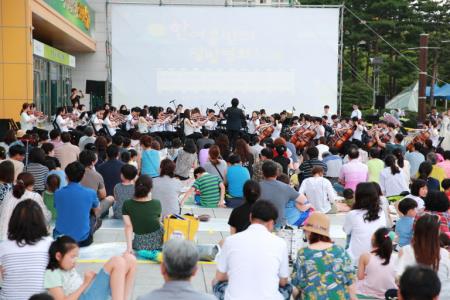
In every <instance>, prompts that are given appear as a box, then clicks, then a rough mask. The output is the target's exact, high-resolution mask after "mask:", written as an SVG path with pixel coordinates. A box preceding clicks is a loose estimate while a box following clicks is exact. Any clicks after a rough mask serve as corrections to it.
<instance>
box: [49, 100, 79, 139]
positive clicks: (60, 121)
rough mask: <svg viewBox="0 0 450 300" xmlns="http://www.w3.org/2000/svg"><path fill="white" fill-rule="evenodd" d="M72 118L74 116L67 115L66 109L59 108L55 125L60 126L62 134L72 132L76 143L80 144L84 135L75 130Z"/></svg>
mask: <svg viewBox="0 0 450 300" xmlns="http://www.w3.org/2000/svg"><path fill="white" fill-rule="evenodd" d="M71 116H72V115H69V114H68V113H67V108H66V107H64V106H63V107H58V108H57V110H56V119H55V123H56V124H57V125H58V127H59V130H61V132H70V134H71V135H72V138H73V139H74V142H75V143H76V144H78V140H79V139H80V138H81V137H82V136H83V133H82V132H80V131H78V130H76V129H75V125H74V123H73V121H72V119H71Z"/></svg>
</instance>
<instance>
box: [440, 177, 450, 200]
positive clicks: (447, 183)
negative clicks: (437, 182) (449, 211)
mask: <svg viewBox="0 0 450 300" xmlns="http://www.w3.org/2000/svg"><path fill="white" fill-rule="evenodd" d="M441 186H442V189H443V190H444V192H445V194H446V195H447V198H448V201H449V202H450V178H446V179H444V180H442V183H441Z"/></svg>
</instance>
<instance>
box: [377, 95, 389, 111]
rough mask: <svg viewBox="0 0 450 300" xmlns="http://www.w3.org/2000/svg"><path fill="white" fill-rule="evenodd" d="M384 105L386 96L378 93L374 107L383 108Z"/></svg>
mask: <svg viewBox="0 0 450 300" xmlns="http://www.w3.org/2000/svg"><path fill="white" fill-rule="evenodd" d="M385 107H386V96H384V95H379V96H377V97H376V98H375V108H376V109H384V108H385Z"/></svg>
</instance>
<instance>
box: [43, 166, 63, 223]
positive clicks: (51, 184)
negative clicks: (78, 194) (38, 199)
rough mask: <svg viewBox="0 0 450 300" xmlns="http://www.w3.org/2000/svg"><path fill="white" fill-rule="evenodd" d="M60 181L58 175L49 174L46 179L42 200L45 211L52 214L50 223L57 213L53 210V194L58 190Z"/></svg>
mask: <svg viewBox="0 0 450 300" xmlns="http://www.w3.org/2000/svg"><path fill="white" fill-rule="evenodd" d="M60 186H61V180H60V178H59V176H58V175H56V174H51V175H48V177H47V182H46V184H45V187H46V188H45V191H44V193H43V194H42V199H43V200H44V204H45V206H46V207H47V209H48V210H49V211H50V213H51V214H52V221H53V222H54V221H55V220H56V216H57V212H56V209H55V192H56V191H57V190H58V189H59V188H60Z"/></svg>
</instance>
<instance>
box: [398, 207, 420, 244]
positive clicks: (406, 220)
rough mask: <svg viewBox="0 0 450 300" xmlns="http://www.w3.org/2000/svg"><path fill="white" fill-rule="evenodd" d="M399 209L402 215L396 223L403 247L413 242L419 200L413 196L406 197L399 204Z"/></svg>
mask: <svg viewBox="0 0 450 300" xmlns="http://www.w3.org/2000/svg"><path fill="white" fill-rule="evenodd" d="M398 210H399V211H400V212H401V213H402V216H400V218H399V219H398V220H397V223H396V224H395V233H396V234H397V236H398V245H399V246H400V247H403V246H406V245H409V244H410V243H411V239H412V236H413V225H414V219H415V217H416V215H417V202H416V201H415V200H414V199H411V198H404V199H402V200H401V201H400V203H399V204H398Z"/></svg>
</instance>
